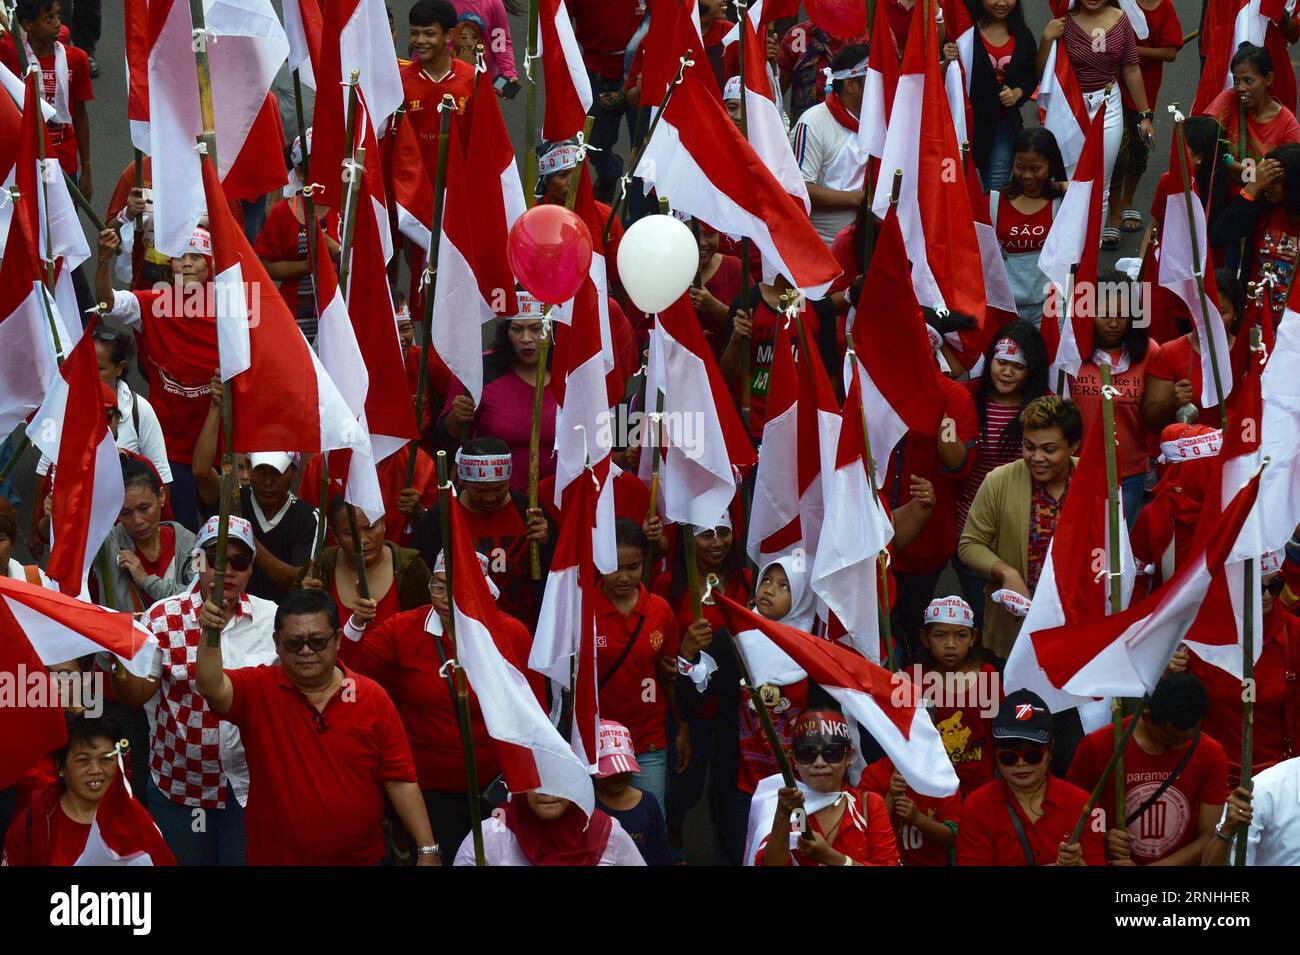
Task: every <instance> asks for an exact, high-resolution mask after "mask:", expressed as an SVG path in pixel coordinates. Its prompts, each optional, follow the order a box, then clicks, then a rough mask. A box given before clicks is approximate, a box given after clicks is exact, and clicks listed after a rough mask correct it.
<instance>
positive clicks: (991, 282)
mask: <svg viewBox="0 0 1300 955" xmlns="http://www.w3.org/2000/svg"><path fill="white" fill-rule="evenodd" d="M966 189H967V193H968V194H969V195H970V208H971V213H972V214H973V215H974V216H975V235H976V236H977V237H978V238H979V244H980V262H981V263H982V264H983V266H984V295H985V298H986V300H987V304H988V311H987V312H985V314H984V328H983V329H964V330H963V331H961V332H960V333H956V334H954V333H951V332H950V333H949V335H950V336H951V337H950V338H949V344H952V345H953V346H954V347H956V348H957V350H958V352H959V356H960V361H961V363H962V365H963V366H964V367H966V368H973V367H974V366H975V363H976V362H977V361H979V359H981V358H982V357H984V353H985V352H986V351H987V350H988V346H989V345H990V344H991V343H992V342H993V337H994V336H995V335H997V333H998V332H999V331H1001V330H1002V328H1003V327H1004V326H1006V325H1008V324H1010V323H1011V322H1014V321H1016V320H1017V319H1019V317H1020V316H1019V314H1018V313H1017V312H1016V297H1015V295H1014V294H1013V293H1012V291H1011V278H1010V276H1009V275H1008V274H1007V260H1006V259H1004V258H1003V257H1002V246H1001V244H1000V243H999V242H998V233H997V229H996V228H994V226H993V215H992V213H991V212H990V211H989V197H988V196H987V195H985V193H984V188H983V186H982V185H981V184H980V177H979V171H978V170H977V169H976V168H975V164H974V163H973V162H971V161H970V158H969V157H967V161H966Z"/></svg>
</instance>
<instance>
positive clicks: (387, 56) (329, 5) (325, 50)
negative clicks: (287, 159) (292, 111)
mask: <svg viewBox="0 0 1300 955" xmlns="http://www.w3.org/2000/svg"><path fill="white" fill-rule="evenodd" d="M321 13H322V14H323V22H322V25H321V44H320V59H318V60H313V61H312V64H313V66H314V67H315V71H316V80H317V84H318V85H317V94H316V112H315V115H314V116H313V118H312V141H311V151H312V155H311V158H312V162H313V164H318V165H313V173H314V175H315V176H316V177H317V178H318V179H319V181H320V183H321V184H322V185H323V186H324V187H325V189H324V193H323V195H324V199H323V200H322V201H323V202H324V203H325V204H326V205H328V206H330V207H331V208H334V209H341V208H343V183H342V181H341V177H340V176H339V174H338V172H337V171H336V170H340V169H342V168H343V164H344V161H345V160H346V159H347V158H348V157H349V155H350V153H351V149H352V148H355V147H358V146H360V147H364V148H365V150H366V171H365V180H366V188H367V190H369V192H370V196H371V198H372V199H373V200H374V201H375V202H376V203H377V204H378V207H379V208H378V210H377V213H376V217H377V219H378V220H379V221H380V222H381V223H382V224H383V225H384V229H383V233H384V235H385V236H387V233H388V227H387V223H388V217H387V215H386V214H385V213H384V211H383V210H384V209H385V206H386V203H387V199H386V197H385V193H384V177H383V170H382V165H381V163H380V161H379V150H378V147H377V138H378V136H379V135H380V134H381V133H383V131H384V126H385V123H386V122H387V121H388V117H390V116H391V115H393V113H394V112H396V111H397V108H398V107H399V106H401V105H402V100H403V98H404V97H403V94H402V77H401V74H400V73H399V72H398V69H397V52H396V50H395V49H394V48H393V35H392V33H391V31H390V30H389V28H388V11H387V10H386V9H385V7H384V4H383V3H382V2H381V0H328V2H326V3H325V4H324V6H323V7H322V10H321ZM308 49H310V46H309V47H308ZM285 52H286V54H287V52H288V50H287V49H286V51H285ZM353 70H358V71H360V72H359V76H358V78H357V84H358V89H357V113H356V124H355V127H354V129H355V135H356V142H355V143H354V144H349V143H347V142H345V140H346V138H347V126H346V123H347V103H348V96H349V92H348V83H349V81H350V79H351V76H352V71H353ZM391 241H392V240H391V238H387V240H386V244H385V246H384V260H385V261H387V260H388V258H389V257H390V256H391V255H392V246H391Z"/></svg>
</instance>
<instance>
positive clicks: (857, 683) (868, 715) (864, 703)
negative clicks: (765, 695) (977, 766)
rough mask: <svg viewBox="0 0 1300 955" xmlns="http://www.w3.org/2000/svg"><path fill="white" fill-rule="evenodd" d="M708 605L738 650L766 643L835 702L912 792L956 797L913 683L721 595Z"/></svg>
mask: <svg viewBox="0 0 1300 955" xmlns="http://www.w3.org/2000/svg"><path fill="white" fill-rule="evenodd" d="M713 599H714V600H715V601H716V602H717V605H718V612H719V613H721V614H722V620H723V624H724V626H726V628H727V630H729V631H730V632H731V633H734V634H737V640H738V641H739V642H740V645H741V647H742V648H745V647H747V646H749V645H750V643H751V642H757V641H758V640H762V639H766V640H768V641H770V642H771V643H772V644H773V645H774V646H775V648H776V649H777V650H779V651H780V652H781V653H784V654H785V655H786V656H787V657H789V658H790V659H791V660H792V661H793V662H794V664H795V665H796V666H797V667H798V668H799V669H801V670H803V671H804V673H806V674H807V676H808V678H809V679H811V680H812V681H813V682H814V683H816V684H817V685H818V686H820V687H821V688H822V689H824V690H825V691H826V692H827V693H829V694H830V695H831V696H832V697H833V698H834V699H835V702H837V703H838V704H839V705H840V709H841V711H842V712H843V713H844V716H845V718H846V719H847V720H848V721H849V729H850V732H852V733H853V734H854V736H856V735H857V733H858V731H859V729H861V730H865V731H866V732H867V733H868V734H870V736H871V738H872V739H874V740H875V741H876V742H877V743H879V744H880V748H881V749H883V750H884V751H885V755H887V756H888V757H889V758H890V760H892V761H893V763H894V766H895V768H897V770H898V772H899V773H900V774H901V775H902V776H903V778H904V779H906V780H907V784H908V785H909V786H910V787H911V788H912V789H914V790H916V791H917V792H918V793H921V794H923V795H926V796H935V797H941V796H951V795H952V794H953V793H955V792H956V791H957V774H956V772H954V771H953V768H952V763H951V762H949V760H948V753H947V751H946V750H945V749H944V746H943V740H942V739H941V738H940V736H939V731H938V730H936V729H935V728H934V724H933V723H932V722H931V721H930V714H929V713H927V712H926V709H925V701H924V697H923V695H922V693H921V689H920V687H918V686H917V685H916V684H915V683H913V682H912V681H910V680H908V679H907V677H905V676H904V675H903V674H901V673H890V672H889V671H888V670H886V669H884V668H883V667H881V666H878V665H877V664H875V663H872V662H871V661H869V660H865V659H863V658H862V657H860V656H858V655H857V654H856V653H854V652H853V651H852V650H849V649H847V648H845V647H842V646H839V645H838V644H836V643H834V642H832V641H829V640H821V639H818V638H817V637H814V636H810V635H809V634H807V633H804V632H803V631H802V630H796V629H794V628H793V627H788V626H786V625H785V624H783V623H778V622H776V621H775V620H767V619H765V618H764V617H760V616H759V615H758V614H756V613H754V612H752V611H750V610H746V609H745V608H744V607H742V606H741V605H740V604H738V603H736V602H735V601H734V600H732V599H731V598H729V597H727V596H726V595H725V594H720V593H714V595H713Z"/></svg>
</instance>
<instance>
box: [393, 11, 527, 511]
mask: <svg viewBox="0 0 1300 955" xmlns="http://www.w3.org/2000/svg"><path fill="white" fill-rule="evenodd" d="M536 2H537V0H533V3H534V5H536ZM438 109H439V110H440V111H441V116H440V123H439V127H438V168H437V169H436V170H434V175H433V228H432V230H431V231H430V233H429V235H430V238H429V251H428V254H427V255H425V257H424V319H423V322H422V324H423V325H424V332H423V338H424V352H423V354H421V355H420V375H419V377H418V378H417V379H416V381H417V383H416V387H415V426H416V428H419V427H420V423H421V422H422V421H423V420H424V402H425V396H426V395H428V393H429V356H430V354H431V353H432V350H433V298H434V294H435V292H436V291H437V288H438V251H439V249H440V248H441V246H442V210H443V205H444V200H445V199H446V193H447V139H448V137H450V136H451V114H452V113H454V112H455V111H456V100H455V99H454V98H453V97H452V95H451V94H450V93H444V94H443V97H442V104H441V105H440V106H439V107H438ZM419 450H420V442H419V441H418V440H416V441H412V442H411V445H410V456H409V457H408V458H407V461H406V487H407V488H411V487H413V486H414V485H415V459H416V458H417V457H418V456H419Z"/></svg>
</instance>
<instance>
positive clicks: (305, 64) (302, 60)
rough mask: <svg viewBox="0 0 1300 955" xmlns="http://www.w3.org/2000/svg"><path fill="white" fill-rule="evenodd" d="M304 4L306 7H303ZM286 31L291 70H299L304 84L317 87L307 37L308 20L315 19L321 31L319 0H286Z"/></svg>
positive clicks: (284, 5)
mask: <svg viewBox="0 0 1300 955" xmlns="http://www.w3.org/2000/svg"><path fill="white" fill-rule="evenodd" d="M304 5H305V6H306V9H303V7H304ZM282 7H283V9H284V33H285V37H286V38H287V39H288V41H289V54H288V63H287V64H286V66H288V68H289V69H290V70H297V71H298V78H299V80H300V81H301V82H302V85H303V86H309V87H311V88H312V89H315V88H316V74H315V72H314V71H313V70H312V62H311V42H310V41H309V40H308V38H307V29H308V22H307V21H309V20H311V19H314V20H315V23H314V24H313V26H314V28H315V29H316V30H317V31H319V30H320V27H321V23H320V19H321V16H320V7H319V6H318V5H317V0H284V3H283V4H282Z"/></svg>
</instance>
